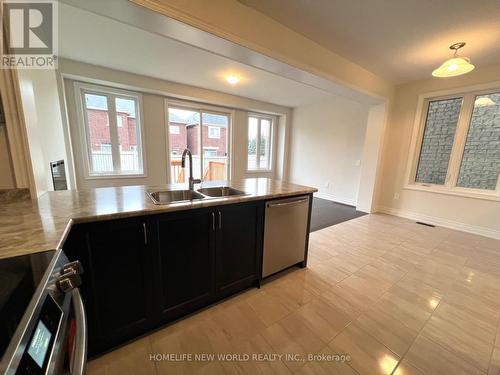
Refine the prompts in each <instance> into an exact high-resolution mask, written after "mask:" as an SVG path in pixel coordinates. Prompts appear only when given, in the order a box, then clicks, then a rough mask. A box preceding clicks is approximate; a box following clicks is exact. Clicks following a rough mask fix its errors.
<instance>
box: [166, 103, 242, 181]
mask: <svg viewBox="0 0 500 375" xmlns="http://www.w3.org/2000/svg"><path fill="white" fill-rule="evenodd" d="M169 108H177V109H185V110H188V111H193V112H198V113H199V114H200V130H199V132H198V141H199V142H200V145H201V147H202V149H201V150H200V166H201V167H200V168H201V172H200V173H201V178H203V159H204V155H203V154H204V152H203V147H204V146H203V140H202V127H203V126H204V125H205V124H204V123H203V116H202V113H203V112H207V113H212V114H215V115H222V116H227V119H228V123H227V129H226V149H227V159H226V160H227V170H226V175H227V179H228V180H230V179H231V176H232V174H233V154H232V150H233V138H232V136H233V134H232V126H233V118H234V116H235V113H234V110H233V109H229V108H226V107H219V106H213V105H209V104H202V103H197V102H190V101H184V100H176V99H173V98H166V99H165V116H164V121H165V136H166V146H167V165H169V166H170V133H169V132H170V130H169V128H170V121H169V118H168V110H169ZM207 131H208V130H207ZM181 152H182V151H181ZM173 177H174V176H172V175H171V173H170V167H169V169H168V181H169V182H170V183H173V182H174V181H173Z"/></svg>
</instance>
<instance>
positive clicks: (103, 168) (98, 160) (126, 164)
mask: <svg viewBox="0 0 500 375" xmlns="http://www.w3.org/2000/svg"><path fill="white" fill-rule="evenodd" d="M120 165H121V170H122V171H138V170H140V169H141V168H140V165H139V153H138V152H137V151H120ZM92 171H93V172H97V173H101V172H112V171H113V155H112V154H111V152H92Z"/></svg>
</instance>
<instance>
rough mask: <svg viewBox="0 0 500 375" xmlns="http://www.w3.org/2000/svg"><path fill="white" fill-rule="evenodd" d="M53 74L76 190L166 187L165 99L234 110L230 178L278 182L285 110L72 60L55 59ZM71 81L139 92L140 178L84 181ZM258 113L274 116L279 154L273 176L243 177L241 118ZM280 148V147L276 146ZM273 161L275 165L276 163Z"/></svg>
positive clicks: (243, 127)
mask: <svg viewBox="0 0 500 375" xmlns="http://www.w3.org/2000/svg"><path fill="white" fill-rule="evenodd" d="M59 70H60V72H61V73H62V75H63V77H65V78H64V93H65V100H66V107H67V114H68V124H69V133H70V136H71V144H72V149H73V156H74V158H73V159H74V163H75V165H74V170H75V177H76V183H77V187H78V188H93V187H100V186H118V185H156V184H165V183H167V171H168V166H167V143H166V142H167V136H166V132H165V126H166V113H165V100H166V98H167V97H170V98H175V99H176V100H178V99H185V100H190V101H197V102H203V103H206V104H210V105H219V106H224V107H225V108H227V109H228V110H229V111H234V116H233V122H232V144H231V146H232V160H231V174H232V178H235V179H237V178H243V177H270V178H283V177H285V174H284V173H283V170H282V168H281V166H280V165H278V164H279V163H280V162H281V163H282V162H283V160H284V159H285V158H284V156H283V155H284V152H286V145H285V143H286V131H287V126H286V122H285V121H284V119H286V118H287V117H288V118H289V116H290V113H291V109H290V108H288V107H283V106H279V105H274V104H271V103H265V102H261V101H257V100H252V99H247V98H243V97H239V96H235V95H230V94H225V93H221V92H217V91H212V90H207V89H202V88H198V87H194V86H188V85H183V84H180V83H174V82H170V81H164V80H160V79H157V78H151V77H146V76H141V75H137V74H133V73H128V72H124V71H118V70H114V69H109V68H105V67H100V66H96V65H91V64H86V63H82V62H77V61H73V60H67V59H60V61H59ZM75 80H83V81H87V82H93V83H99V84H104V85H106V84H107V85H109V86H114V87H119V88H123V89H129V90H133V91H138V92H142V100H143V116H144V121H143V122H144V123H143V126H144V138H145V139H144V149H145V159H146V176H145V177H134V178H105V179H102V178H99V179H86V178H85V176H84V169H83V162H84V157H85V154H84V152H83V150H82V141H81V140H80V137H79V134H80V132H79V131H78V126H80V124H79V122H78V116H77V111H76V107H75V105H76V101H75V97H74V96H75V93H74V88H73V87H74V82H75ZM248 112H262V113H268V114H274V115H277V118H279V121H277V126H276V130H277V132H276V137H275V140H276V145H275V149H276V150H279V151H280V152H281V154H278V153H277V155H276V157H275V158H274V159H273V160H274V162H275V166H274V167H275V169H274V171H273V173H263V172H260V173H247V172H246V150H247V134H248V130H247V113H248ZM281 143H283V144H281ZM276 161H277V162H276Z"/></svg>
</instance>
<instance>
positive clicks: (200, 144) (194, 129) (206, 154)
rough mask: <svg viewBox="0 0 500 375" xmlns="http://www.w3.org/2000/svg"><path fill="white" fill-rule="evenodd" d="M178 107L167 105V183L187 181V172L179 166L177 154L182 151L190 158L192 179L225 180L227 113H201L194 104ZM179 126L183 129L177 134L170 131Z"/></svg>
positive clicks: (227, 132)
mask: <svg viewBox="0 0 500 375" xmlns="http://www.w3.org/2000/svg"><path fill="white" fill-rule="evenodd" d="M178 105H179V106H177V104H176V105H169V106H168V123H169V138H168V147H169V159H170V173H169V179H170V182H171V183H183V182H187V179H188V178H189V173H186V170H185V169H183V168H182V167H181V156H180V155H181V154H182V152H183V151H184V149H186V148H188V149H189V150H191V154H192V155H193V159H192V160H193V177H194V178H201V179H203V181H210V180H227V179H228V176H229V155H228V151H229V142H228V140H229V137H228V135H229V124H230V121H229V120H230V117H229V114H228V113H223V112H215V111H214V110H215V108H214V110H212V109H211V108H212V107H210V109H208V108H207V110H205V109H204V108H199V107H197V106H196V104H190V103H185V104H184V103H179V104H178ZM190 105H192V107H191V106H190ZM179 124H181V125H179ZM180 126H183V127H184V128H183V129H182V132H181V134H179V133H175V132H176V130H173V129H175V127H177V128H179V127H180ZM184 129H185V130H184Z"/></svg>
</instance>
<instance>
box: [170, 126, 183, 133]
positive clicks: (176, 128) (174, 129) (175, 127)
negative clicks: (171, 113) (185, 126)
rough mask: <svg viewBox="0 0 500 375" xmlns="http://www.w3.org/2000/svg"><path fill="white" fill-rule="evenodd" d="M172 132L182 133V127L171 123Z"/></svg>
mask: <svg viewBox="0 0 500 375" xmlns="http://www.w3.org/2000/svg"><path fill="white" fill-rule="evenodd" d="M169 129H170V134H180V132H181V131H180V128H179V127H178V126H177V125H170V127H169Z"/></svg>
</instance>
